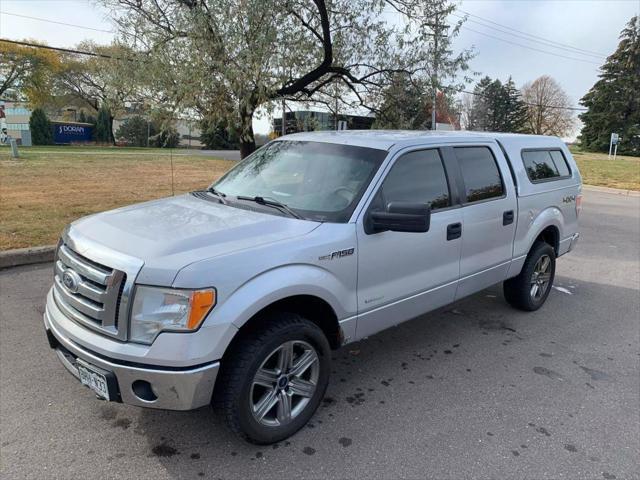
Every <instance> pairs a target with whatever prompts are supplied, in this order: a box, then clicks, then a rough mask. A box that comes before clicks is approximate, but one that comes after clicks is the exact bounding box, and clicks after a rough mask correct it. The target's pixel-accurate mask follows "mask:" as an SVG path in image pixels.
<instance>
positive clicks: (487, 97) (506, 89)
mask: <svg viewBox="0 0 640 480" xmlns="http://www.w3.org/2000/svg"><path fill="white" fill-rule="evenodd" d="M473 93H474V97H473V102H472V105H471V112H469V114H468V121H467V123H468V125H467V129H468V130H481V131H491V132H515V133H518V132H522V131H523V130H524V124H525V122H526V119H527V109H526V105H525V104H524V102H523V101H522V99H521V98H520V92H519V91H518V89H517V88H516V86H515V84H514V82H513V80H512V79H511V77H509V80H507V82H506V83H504V84H503V83H502V82H501V81H500V80H498V79H496V80H492V79H491V78H490V77H488V76H487V77H484V78H482V79H481V80H480V81H479V82H478V84H477V85H476V86H475V88H474V90H473Z"/></svg>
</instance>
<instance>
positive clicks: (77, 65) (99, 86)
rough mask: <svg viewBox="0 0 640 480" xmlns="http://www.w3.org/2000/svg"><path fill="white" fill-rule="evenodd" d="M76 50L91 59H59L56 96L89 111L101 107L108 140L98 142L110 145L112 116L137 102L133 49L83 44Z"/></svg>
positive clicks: (115, 45)
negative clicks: (105, 115) (105, 116)
mask: <svg viewBox="0 0 640 480" xmlns="http://www.w3.org/2000/svg"><path fill="white" fill-rule="evenodd" d="M76 49H77V50H79V51H84V52H89V53H91V54H93V56H91V55H77V54H65V55H64V56H63V57H62V61H61V67H60V71H59V73H58V75H57V76H56V94H57V95H59V96H65V95H71V96H73V97H75V98H78V99H80V100H82V101H84V102H85V103H86V105H87V106H88V107H89V108H90V110H92V111H97V110H99V109H100V108H104V109H105V111H107V112H108V113H109V118H108V123H109V126H108V130H109V132H111V134H110V136H111V140H98V141H105V142H111V141H112V139H113V120H114V116H116V115H119V114H122V113H124V112H125V111H126V104H127V103H130V102H137V101H138V100H139V99H140V96H141V94H140V92H139V89H140V85H141V83H142V81H141V80H140V78H138V74H139V70H138V65H139V64H138V63H136V62H137V60H135V59H134V54H133V52H132V50H131V49H130V48H128V47H127V46H124V45H121V44H118V43H113V44H111V45H97V44H95V43H94V42H90V41H85V42H81V43H80V44H78V45H77V47H76ZM98 116H99V115H98ZM96 130H97V128H96ZM96 133H97V132H96ZM104 138H107V137H104Z"/></svg>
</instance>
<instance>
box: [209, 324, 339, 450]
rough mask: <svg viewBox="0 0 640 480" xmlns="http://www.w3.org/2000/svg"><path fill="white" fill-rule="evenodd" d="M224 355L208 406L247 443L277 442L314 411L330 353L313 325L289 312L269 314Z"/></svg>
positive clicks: (327, 344) (326, 343)
mask: <svg viewBox="0 0 640 480" xmlns="http://www.w3.org/2000/svg"><path fill="white" fill-rule="evenodd" d="M263 320H264V322H263V323H264V326H263V327H262V328H259V329H258V330H256V331H255V332H252V333H250V334H249V335H247V336H246V337H245V338H242V339H240V340H239V341H238V343H237V344H236V345H235V346H234V347H233V351H232V352H231V353H230V355H228V357H225V359H224V361H223V365H222V370H221V372H220V377H219V380H218V382H217V385H216V392H215V395H214V407H215V408H216V410H218V412H219V413H221V414H222V415H223V417H224V418H225V420H226V422H227V424H228V425H229V427H230V428H231V430H233V431H234V432H236V433H237V434H239V435H240V436H242V437H243V438H245V439H246V440H249V441H250V442H253V443H259V444H267V443H274V442H278V441H280V440H283V439H285V438H287V437H289V436H291V435H293V434H294V433H295V432H296V431H298V430H299V429H300V428H302V427H303V426H304V425H305V424H306V423H307V421H308V420H309V419H310V418H311V416H312V415H313V413H314V412H315V410H316V409H317V408H318V405H319V404H320V401H321V400H322V397H323V396H324V392H325V390H326V388H327V384H328V381H329V368H330V358H331V350H330V347H329V342H328V341H327V339H326V337H325V335H324V333H323V332H322V330H320V328H318V327H317V326H316V325H315V324H314V323H313V322H311V321H309V320H306V319H304V318H302V317H300V316H299V315H296V314H292V313H279V314H274V315H269V316H268V317H265V318H264V319H263Z"/></svg>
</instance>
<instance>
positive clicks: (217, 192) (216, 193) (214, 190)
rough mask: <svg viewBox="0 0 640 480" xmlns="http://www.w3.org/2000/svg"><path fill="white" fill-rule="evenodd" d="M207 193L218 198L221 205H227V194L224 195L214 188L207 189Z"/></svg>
mask: <svg viewBox="0 0 640 480" xmlns="http://www.w3.org/2000/svg"><path fill="white" fill-rule="evenodd" d="M207 192H209V193H211V194H212V195H215V196H216V197H218V200H220V203H221V204H223V205H227V201H226V200H225V199H224V198H225V197H226V196H227V195H226V194H225V193H222V192H220V191H218V190H216V189H215V188H214V187H209V188H207Z"/></svg>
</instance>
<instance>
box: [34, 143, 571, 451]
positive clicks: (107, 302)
mask: <svg viewBox="0 0 640 480" xmlns="http://www.w3.org/2000/svg"><path fill="white" fill-rule="evenodd" d="M581 199H582V196H581V178H580V173H579V172H578V168H577V167H576V164H575V162H574V160H573V158H572V156H571V153H570V152H569V150H568V149H567V147H566V146H565V144H564V143H563V142H562V141H561V140H559V139H558V138H555V137H544V136H530V135H514V134H493V133H472V132H400V131H398V132H394V131H344V132H322V133H320V132H317V133H300V134H294V135H288V136H284V137H281V138H279V139H277V140H275V141H273V142H271V143H269V144H267V145H266V146H264V147H262V148H261V149H259V150H257V151H256V152H255V153H253V154H252V155H250V156H249V157H247V158H246V159H245V160H243V161H242V162H240V163H238V164H237V165H236V166H235V167H234V168H232V169H231V170H230V171H229V172H228V173H226V174H225V175H224V176H223V177H222V178H220V179H219V180H218V181H217V182H215V183H214V184H212V185H211V186H210V187H209V188H208V189H206V190H202V191H195V192H192V193H188V194H185V195H180V196H176V197H170V198H164V199H160V200H155V201H151V202H146V203H142V204H138V205H132V206H128V207H124V208H119V209H116V210H113V211H109V212H104V213H99V214H96V215H91V216H88V217H86V218H82V219H80V220H77V221H75V222H73V223H72V224H71V225H69V226H68V227H67V228H66V229H65V231H64V232H63V235H62V238H61V239H60V242H59V245H58V248H57V252H56V257H55V265H54V271H55V274H54V284H53V287H52V288H51V290H50V292H49V294H48V296H47V301H46V310H45V313H44V326H45V329H46V333H47V337H48V339H49V343H50V345H51V347H52V348H53V349H55V352H56V353H57V356H58V357H59V359H60V361H61V362H62V364H63V365H64V366H65V367H66V368H67V370H69V371H70V372H71V373H72V374H73V375H74V376H76V377H77V378H78V379H79V380H80V381H81V382H82V383H83V384H85V385H87V386H88V387H89V388H91V389H92V390H93V391H94V392H95V394H96V395H97V396H98V397H100V398H102V399H105V400H109V401H112V402H122V403H126V404H129V405H138V406H142V407H151V408H161V409H173V410H189V409H195V408H198V407H202V406H205V405H209V404H211V405H213V407H214V408H215V409H216V410H217V411H219V412H220V413H221V414H222V416H223V417H224V418H225V419H226V422H227V423H228V425H229V426H230V427H231V429H232V430H233V431H235V432H237V433H239V434H240V435H242V436H243V437H244V438H246V439H247V440H249V441H252V442H256V443H270V442H276V441H279V440H281V439H284V438H286V437H288V436H289V435H291V434H293V433H294V432H296V431H297V430H298V429H299V428H301V427H302V426H303V425H304V424H305V423H306V422H307V421H308V420H309V419H310V418H311V416H312V415H313V413H314V411H315V410H316V408H317V407H318V405H319V403H320V402H321V400H322V397H323V395H324V392H325V389H326V387H327V384H328V381H329V372H330V370H331V368H330V360H331V350H332V349H337V348H339V347H341V346H342V345H345V344H347V343H349V342H353V341H356V340H360V339H363V338H365V337H368V336H370V335H373V334H374V333H376V332H379V331H381V330H384V329H385V328H388V327H391V326H393V325H396V324H398V323H400V322H404V321H406V320H409V319H411V318H413V317H416V316H419V315H421V314H424V313H425V312H428V311H430V310H434V309H436V308H438V307H442V306H444V305H447V304H449V303H451V302H454V301H456V300H458V299H460V298H463V297H465V296H467V295H471V294H473V293H474V292H478V291H479V290H482V289H484V288H486V287H489V286H491V285H494V284H496V283H499V282H503V285H504V296H505V298H506V300H507V302H509V303H510V304H511V305H513V306H514V307H516V308H518V309H521V310H528V311H532V310H536V309H538V308H540V307H541V306H542V305H543V304H544V302H545V300H546V298H547V296H548V295H549V292H550V290H551V286H552V283H553V280H554V273H555V266H556V259H557V258H558V257H560V256H561V255H564V254H565V253H567V252H569V251H570V250H571V249H572V248H573V247H574V246H575V244H576V241H577V240H578V226H577V220H578V215H579V213H580V207H581Z"/></svg>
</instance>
